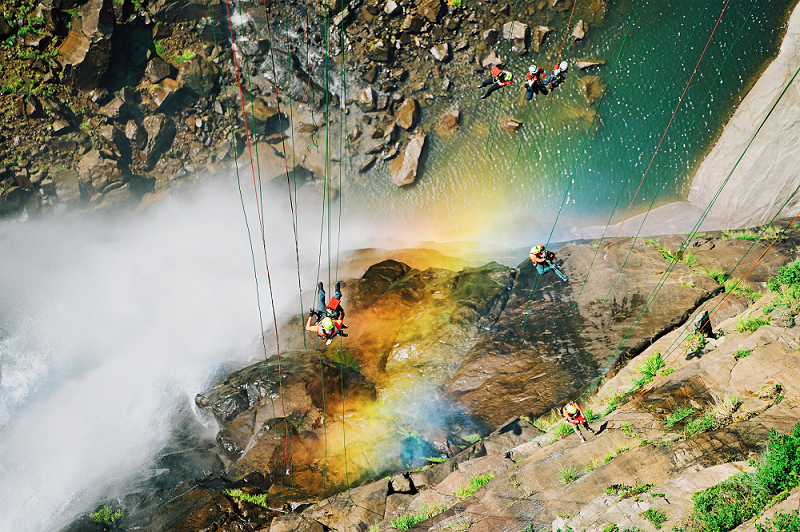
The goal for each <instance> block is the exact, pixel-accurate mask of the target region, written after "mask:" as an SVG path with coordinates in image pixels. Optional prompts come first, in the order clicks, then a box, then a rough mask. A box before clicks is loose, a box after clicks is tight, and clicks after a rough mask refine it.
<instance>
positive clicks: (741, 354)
mask: <svg viewBox="0 0 800 532" xmlns="http://www.w3.org/2000/svg"><path fill="white" fill-rule="evenodd" d="M752 352H753V349H752V348H747V347H743V348H742V349H738V350H736V351H734V352H733V358H735V359H736V360H739V359H740V358H746V357H748V356H750V353H752Z"/></svg>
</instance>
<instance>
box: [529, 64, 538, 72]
mask: <svg viewBox="0 0 800 532" xmlns="http://www.w3.org/2000/svg"><path fill="white" fill-rule="evenodd" d="M537 71H538V69H537V68H536V65H531V66H529V67H528V72H530V73H531V74H536V72H537Z"/></svg>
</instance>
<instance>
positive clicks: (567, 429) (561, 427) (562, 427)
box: [550, 421, 575, 443]
mask: <svg viewBox="0 0 800 532" xmlns="http://www.w3.org/2000/svg"><path fill="white" fill-rule="evenodd" d="M574 431H575V430H574V429H573V428H572V427H571V426H570V424H569V423H567V422H566V421H565V422H563V423H559V424H558V425H556V428H555V430H553V437H552V438H551V439H550V443H554V442H557V441H558V440H560V439H561V438H565V437H567V436H569V435H570V434H572V433H573V432H574Z"/></svg>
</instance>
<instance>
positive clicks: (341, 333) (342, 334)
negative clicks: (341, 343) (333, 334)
mask: <svg viewBox="0 0 800 532" xmlns="http://www.w3.org/2000/svg"><path fill="white" fill-rule="evenodd" d="M339 336H344V337H345V338H347V333H343V332H340V333H339Z"/></svg>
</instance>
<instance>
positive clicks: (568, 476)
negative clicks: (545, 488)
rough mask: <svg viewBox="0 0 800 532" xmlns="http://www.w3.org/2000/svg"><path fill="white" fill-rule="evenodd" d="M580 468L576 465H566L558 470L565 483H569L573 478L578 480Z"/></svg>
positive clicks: (559, 476)
mask: <svg viewBox="0 0 800 532" xmlns="http://www.w3.org/2000/svg"><path fill="white" fill-rule="evenodd" d="M579 476H580V475H578V468H577V467H575V466H574V465H568V466H564V467H562V468H561V469H559V470H558V478H560V479H561V480H562V481H563V482H564V484H569V483H570V482H572V481H573V480H578V477H579Z"/></svg>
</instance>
